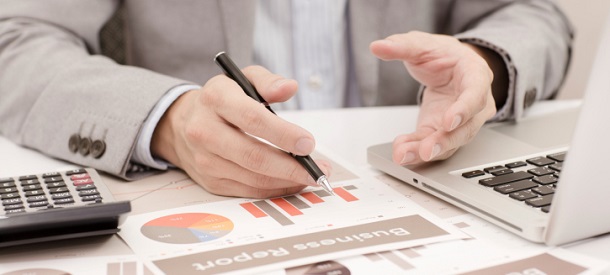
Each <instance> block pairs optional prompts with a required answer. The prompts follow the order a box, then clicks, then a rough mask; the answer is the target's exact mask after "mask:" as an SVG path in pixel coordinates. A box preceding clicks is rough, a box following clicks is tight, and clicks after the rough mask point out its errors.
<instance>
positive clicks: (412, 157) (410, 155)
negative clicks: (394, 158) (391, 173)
mask: <svg viewBox="0 0 610 275" xmlns="http://www.w3.org/2000/svg"><path fill="white" fill-rule="evenodd" d="M414 160H415V154H413V153H412V152H407V153H405V156H404V157H403V158H402V160H401V161H400V164H407V163H410V162H412V161H414Z"/></svg>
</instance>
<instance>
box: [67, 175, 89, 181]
mask: <svg viewBox="0 0 610 275" xmlns="http://www.w3.org/2000/svg"><path fill="white" fill-rule="evenodd" d="M89 178H91V176H89V174H78V175H72V176H70V179H71V180H82V179H89Z"/></svg>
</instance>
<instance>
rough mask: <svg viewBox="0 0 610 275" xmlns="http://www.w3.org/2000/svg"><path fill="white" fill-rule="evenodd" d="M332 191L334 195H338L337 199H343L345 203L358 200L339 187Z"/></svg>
mask: <svg viewBox="0 0 610 275" xmlns="http://www.w3.org/2000/svg"><path fill="white" fill-rule="evenodd" d="M333 191H334V192H335V194H337V195H339V197H341V198H342V199H344V200H345V201H346V202H350V201H357V200H358V198H356V197H354V195H352V194H351V193H350V192H347V191H345V189H343V188H341V187H337V188H333Z"/></svg>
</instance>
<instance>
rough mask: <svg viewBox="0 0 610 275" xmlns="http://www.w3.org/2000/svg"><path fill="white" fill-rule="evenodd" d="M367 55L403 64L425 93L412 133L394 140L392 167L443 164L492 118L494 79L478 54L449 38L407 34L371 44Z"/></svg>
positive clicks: (480, 54)
mask: <svg viewBox="0 0 610 275" xmlns="http://www.w3.org/2000/svg"><path fill="white" fill-rule="evenodd" d="M371 51H372V52H373V54H375V55H376V56H377V57H379V58H381V59H383V60H401V61H403V63H404V65H405V67H406V68H407V70H408V71H409V73H410V74H411V75H412V76H413V77H414V78H415V79H416V80H418V81H419V82H420V83H422V84H423V85H425V87H426V88H425V90H424V94H423V98H422V103H421V109H420V114H419V118H418V121H417V129H416V130H415V132H413V133H410V134H405V135H401V136H398V137H396V139H395V140H394V144H393V156H392V158H393V160H394V162H396V163H398V164H401V165H405V164H418V163H422V162H425V161H431V160H440V159H446V158H448V157H450V156H451V155H453V153H455V151H456V150H457V149H458V148H459V147H460V146H462V145H465V144H467V143H468V142H470V141H471V140H472V139H473V138H474V137H475V135H476V134H477V133H478V131H479V129H480V128H481V126H482V125H483V124H484V123H485V122H486V121H487V120H488V119H490V118H491V117H493V116H494V115H495V113H496V103H495V100H494V97H493V95H492V82H493V78H494V73H493V72H492V70H491V69H490V64H491V63H490V64H488V62H486V59H485V58H484V57H487V56H486V54H487V53H486V52H484V51H483V50H481V49H479V48H477V47H475V46H472V45H469V44H464V43H461V42H460V41H458V40H457V39H455V38H453V37H451V36H446V35H435V34H428V33H423V32H409V33H406V34H398V35H392V36H390V37H388V38H386V39H384V40H379V41H375V42H373V43H372V44H371ZM493 61H494V62H496V61H498V60H493ZM500 62H501V60H500ZM499 65H501V66H503V63H502V64H499ZM504 89H506V88H504Z"/></svg>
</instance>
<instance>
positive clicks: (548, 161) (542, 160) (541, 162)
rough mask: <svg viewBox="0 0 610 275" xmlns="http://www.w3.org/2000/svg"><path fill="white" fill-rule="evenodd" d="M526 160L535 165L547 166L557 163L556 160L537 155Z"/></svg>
mask: <svg viewBox="0 0 610 275" xmlns="http://www.w3.org/2000/svg"><path fill="white" fill-rule="evenodd" d="M525 161H527V162H528V163H531V164H533V165H536V166H546V165H549V164H553V163H555V161H554V160H552V159H548V158H545V157H535V158H531V159H526V160H525Z"/></svg>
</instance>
